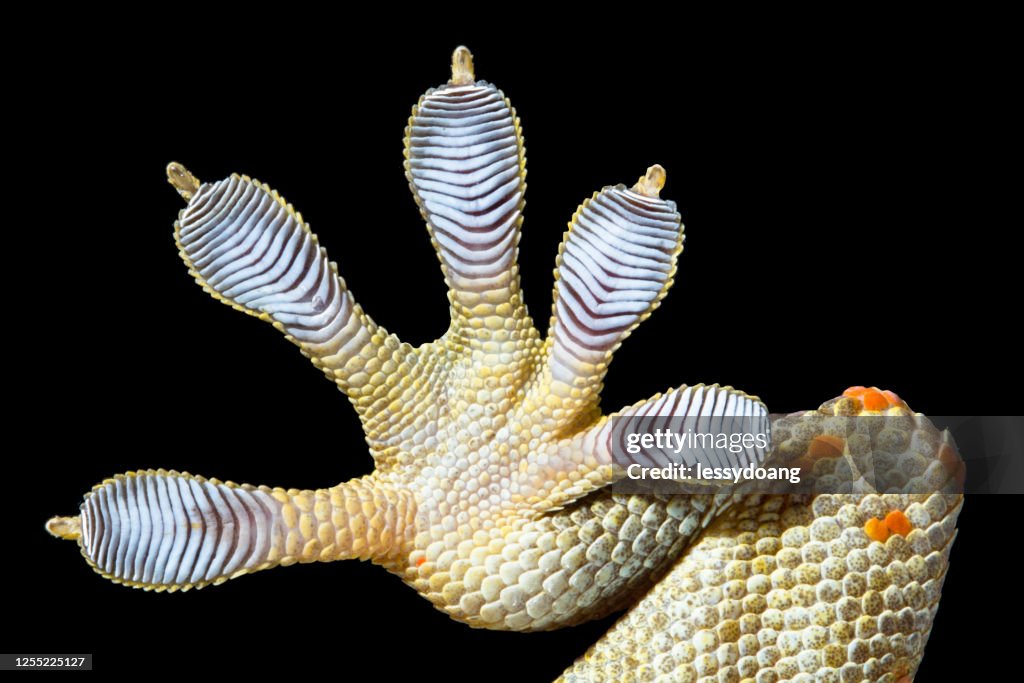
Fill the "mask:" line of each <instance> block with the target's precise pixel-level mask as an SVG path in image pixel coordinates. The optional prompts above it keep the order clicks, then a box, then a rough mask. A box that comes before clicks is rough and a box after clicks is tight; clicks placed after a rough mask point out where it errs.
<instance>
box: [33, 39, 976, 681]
mask: <svg viewBox="0 0 1024 683" xmlns="http://www.w3.org/2000/svg"><path fill="white" fill-rule="evenodd" d="M405 158H406V161H405V169H406V176H407V178H408V180H409V185H410V188H411V189H412V192H413V195H414V197H415V200H416V202H417V204H418V205H419V207H420V210H421V213H422V215H423V217H424V219H425V220H426V223H427V227H428V230H429V233H430V237H431V241H432V243H433V245H434V247H435V249H436V250H437V254H438V257H439V259H440V261H441V269H442V272H443V273H444V277H445V281H446V283H447V285H448V299H449V302H450V313H451V324H450V327H449V329H448V331H447V332H446V333H445V334H444V335H443V336H442V337H441V338H440V339H438V340H436V341H434V342H431V343H427V344H424V345H422V346H419V347H415V348H414V347H412V346H410V345H409V344H407V343H403V342H401V341H399V340H398V338H397V337H395V335H393V334H389V333H388V332H387V331H385V330H384V329H383V328H381V327H379V326H378V325H377V324H376V323H374V322H373V321H372V320H371V319H370V318H369V317H368V316H367V315H366V314H365V313H364V312H363V311H362V309H361V308H360V307H359V305H358V304H357V303H356V302H355V299H354V298H353V296H352V294H351V293H350V292H349V290H348V288H347V287H346V286H345V281H344V280H343V279H342V278H341V277H340V276H339V275H338V271H337V266H336V265H335V263H333V262H331V261H329V260H328V259H327V255H326V252H325V251H324V249H322V248H321V247H320V245H319V241H318V239H317V237H316V235H314V234H313V233H312V232H311V231H310V229H309V226H308V225H307V224H306V223H305V222H304V221H303V219H302V217H301V215H300V214H299V213H297V212H296V211H295V210H294V209H293V208H292V206H291V205H290V204H287V203H286V202H285V201H284V200H283V199H282V198H281V197H280V196H279V195H278V194H277V192H275V191H273V190H271V189H270V188H269V187H267V186H266V185H264V184H262V183H260V182H258V181H256V180H253V179H250V178H248V177H246V176H238V175H232V176H230V177H229V178H227V179H225V180H222V181H219V182H215V183H200V182H199V181H198V180H197V179H196V178H195V177H193V176H192V175H191V174H190V173H189V172H188V171H187V170H186V169H185V168H184V167H182V166H181V165H179V164H176V163H172V164H171V165H170V166H168V178H169V181H170V182H171V184H172V185H173V186H174V187H175V188H176V189H177V190H178V191H179V193H180V194H181V195H182V197H183V198H184V199H185V200H186V201H187V202H188V206H187V207H186V208H185V209H184V210H183V211H182V212H181V214H180V216H179V220H178V221H177V222H176V223H175V239H176V241H177V244H178V247H179V249H180V253H181V256H182V258H183V259H184V260H185V263H186V264H187V265H188V267H189V272H190V273H191V274H192V275H193V276H194V277H195V279H196V281H197V282H198V283H199V284H200V285H201V286H202V287H203V289H205V290H206V291H207V292H209V293H210V294H211V295H212V296H213V297H214V298H216V299H218V300H220V301H222V302H224V303H226V304H228V305H230V306H232V307H234V308H236V309H238V310H240V311H244V312H245V313H248V314H250V315H253V316H256V317H258V318H260V319H262V320H265V321H267V322H270V323H271V324H273V325H274V327H276V328H277V329H278V330H280V331H281V332H283V333H284V334H286V335H287V338H288V339H289V340H291V341H292V342H294V343H295V344H297V345H298V346H299V348H300V350H301V352H302V353H303V354H304V355H305V356H307V357H308V358H310V360H311V361H312V362H313V364H314V365H315V366H316V367H317V368H319V369H320V370H322V371H323V372H324V374H325V375H327V377H328V378H330V379H331V381H333V382H334V383H335V384H337V386H338V387H339V388H340V389H341V390H342V391H343V392H345V394H346V395H347V396H348V397H349V399H350V400H351V402H352V404H353V405H354V406H355V409H356V411H357V413H358V414H359V417H360V419H361V421H362V424H363V427H364V430H365V433H366V440H367V443H368V444H369V448H370V450H371V453H372V455H373V458H374V461H375V465H376V467H375V471H374V472H373V473H372V474H370V475H368V476H366V477H362V478H360V479H355V480H351V481H347V482H343V483H341V484H338V485H337V486H334V487H332V488H329V489H320V490H316V491H299V490H295V489H288V490H286V489H282V488H273V489H272V488H268V487H266V486H260V487H255V486H249V485H238V484H234V483H232V482H226V483H224V482H220V481H217V480H215V479H210V480H207V479H204V478H202V477H198V476H193V475H190V474H188V473H178V472H174V471H164V470H156V471H152V470H150V471H138V472H129V473H127V474H124V475H118V476H116V477H114V478H112V479H108V480H106V481H104V482H103V483H101V484H98V485H97V486H95V487H94V488H93V490H92V491H91V492H90V493H88V494H86V496H85V501H84V503H83V504H82V506H81V511H80V514H79V515H78V516H76V517H57V518H54V519H52V520H50V522H49V523H48V525H47V528H48V529H49V530H50V531H51V533H53V534H54V535H57V536H61V537H63V538H69V539H75V540H77V541H78V543H79V545H80V547H81V551H82V554H83V555H84V556H85V558H86V560H87V561H88V562H89V563H90V565H92V566H93V567H94V568H95V569H96V571H98V572H99V573H101V574H102V575H103V576H104V577H106V578H108V579H111V580H113V581H115V582H118V583H123V584H125V585H129V586H134V587H141V588H144V589H146V590H171V591H174V590H178V589H183V590H188V589H189V588H193V587H196V588H200V587H203V586H205V585H208V584H211V583H213V584H218V583H222V582H224V581H226V580H227V579H229V578H235V577H238V576H241V575H243V574H247V573H251V572H254V571H258V570H261V569H267V568H269V567H273V566H276V565H290V564H294V563H296V562H313V561H331V560H340V559H350V558H358V559H369V560H372V561H373V562H375V563H378V564H380V565H382V566H384V567H386V568H387V569H388V570H390V571H392V572H394V573H396V574H398V575H399V576H401V577H402V578H403V579H404V580H405V581H406V582H407V583H409V584H410V585H411V586H413V588H415V589H416V590H417V591H418V592H419V593H421V594H422V595H424V596H425V597H426V598H427V599H429V600H430V601H431V602H432V603H433V604H434V605H436V606H437V607H438V608H439V609H441V610H443V611H445V612H446V613H447V614H449V615H451V616H452V617H453V618H455V619H458V620H460V621H464V622H466V623H468V624H470V625H471V626H476V627H485V628H493V629H511V630H519V631H529V630H542V629H553V628H558V627H561V626H566V625H570V624H575V623H578V622H581V621H585V620H588V619H592V618H596V617H600V616H602V615H604V614H607V613H609V612H611V611H614V610H618V609H622V608H624V607H630V606H632V607H631V608H630V610H629V611H628V613H627V614H626V616H625V617H624V618H623V619H622V620H621V621H620V622H619V623H618V624H617V625H616V626H615V627H614V628H613V629H612V630H611V631H610V632H609V634H607V635H606V636H605V637H604V638H602V639H601V641H600V642H598V643H597V644H596V645H595V646H594V647H593V648H591V650H590V651H589V652H588V653H587V654H586V655H585V656H584V657H582V658H581V659H580V660H579V661H578V662H577V663H576V665H574V666H573V667H572V668H571V669H570V670H569V671H567V672H566V673H565V679H566V680H593V681H600V680H608V681H612V680H615V681H626V680H655V679H656V678H657V680H665V681H669V680H671V681H690V680H702V681H704V680H707V681H711V680H715V681H730V680H736V681H738V680H741V679H742V680H755V681H757V682H758V683H765V682H769V681H776V680H782V679H792V680H811V679H812V677H814V676H817V677H818V678H817V679H815V680H835V681H840V680H841V681H852V680H861V679H865V678H866V679H870V680H881V681H896V680H897V679H898V678H900V677H904V676H910V675H912V674H913V672H914V671H915V670H916V668H917V664H918V663H919V661H920V658H921V655H922V652H923V647H924V642H925V640H926V638H927V635H928V631H929V629H930V626H931V622H932V618H933V616H934V613H935V609H936V607H937V604H938V598H939V588H940V586H941V583H942V579H943V577H944V575H945V570H946V561H947V557H948V552H949V547H950V544H951V542H952V538H953V535H954V527H955V520H956V516H957V512H958V510H959V506H960V499H959V497H958V496H956V495H954V494H942V493H935V494H933V495H930V496H929V495H899V494H897V493H892V492H891V491H886V492H885V495H876V492H875V491H873V490H866V489H861V490H860V491H859V492H855V493H851V494H849V495H830V494H822V495H818V496H817V497H803V498H801V497H789V496H778V495H776V496H762V495H741V494H737V493H732V494H725V493H719V494H714V493H713V492H712V491H711V490H710V489H709V493H708V494H707V495H692V496H681V495H654V494H650V495H624V494H619V493H614V492H612V490H611V486H610V484H611V482H612V481H613V480H614V478H615V476H616V475H617V472H618V470H616V469H615V468H614V467H613V464H612V458H611V426H610V422H609V417H608V416H604V417H602V416H601V415H600V412H599V408H598V396H599V394H600V390H601V385H602V380H603V378H604V375H605V372H606V371H607V369H608V364H609V362H610V361H611V358H612V354H613V353H614V351H615V350H616V349H617V348H618V346H619V344H621V343H622V341H623V340H624V339H625V338H626V337H627V336H628V335H629V334H630V332H631V331H632V330H633V329H634V328H635V327H636V326H637V325H638V324H640V323H641V322H642V321H643V320H644V319H646V318H647V316H648V315H650V314H651V312H652V311H653V310H654V309H655V308H657V306H658V304H659V302H660V300H661V298H662V297H663V296H664V295H665V293H666V292H667V290H668V288H669V287H670V286H671V284H672V278H673V275H674V273H675V268H676V259H677V257H678V255H679V253H680V252H681V251H682V244H683V233H682V226H681V224H680V217H679V214H678V213H677V211H676V207H675V205H674V204H673V203H672V202H670V201H666V200H663V199H661V198H660V197H659V193H660V191H661V189H662V186H663V185H664V182H665V171H664V169H662V168H661V167H660V166H652V167H651V168H650V169H648V171H647V173H646V174H645V175H644V176H643V177H641V178H640V179H639V181H638V182H637V183H636V184H635V185H634V186H633V187H632V188H626V187H625V186H623V185H617V186H612V187H606V188H604V189H603V190H601V191H599V192H596V193H595V194H594V195H593V196H592V197H591V198H590V199H589V200H587V201H585V202H584V203H583V204H582V205H581V206H580V207H579V209H578V210H577V211H576V213H575V215H574V216H573V217H572V221H571V222H570V224H569V229H568V231H567V232H566V233H565V237H564V239H563V242H562V245H561V247H560V249H559V253H558V258H557V270H556V284H555V289H554V304H553V313H552V319H551V324H550V332H549V334H548V337H547V338H546V339H542V338H541V337H540V335H539V333H538V332H537V330H536V328H535V327H534V325H533V322H532V320H531V319H530V317H529V316H528V314H527V311H526V307H525V306H524V305H523V302H522V295H521V290H520V283H519V272H518V266H517V263H516V260H517V253H518V242H519V236H520V227H521V223H522V211H523V205H524V192H525V189H526V183H525V175H526V166H525V148H524V145H523V137H522V131H521V129H520V125H519V119H518V117H517V116H516V114H515V110H514V109H513V108H512V106H511V104H510V103H509V101H508V100H507V99H506V98H505V96H504V94H503V93H502V92H501V91H500V90H498V89H497V88H495V87H494V86H492V85H490V84H488V83H486V82H484V81H478V80H476V78H475V75H474V69H473V61H472V56H471V55H470V53H469V51H468V50H466V49H465V48H462V47H460V48H458V49H457V50H456V51H455V53H454V55H453V60H452V78H451V80H450V81H449V82H448V83H447V84H446V85H443V86H441V87H439V88H436V89H431V90H429V91H428V92H427V93H426V94H424V95H423V97H422V98H420V101H419V103H418V104H417V105H416V106H415V107H414V108H413V111H412V116H411V117H410V119H409V125H408V127H407V128H406V137H405ZM857 391H860V393H859V394H858V393H857ZM876 396H883V397H884V400H880V399H877V398H876ZM865 397H867V398H865ZM876 404H877V405H876ZM618 414H619V415H703V416H707V417H708V418H710V419H713V420H725V419H730V418H735V419H740V418H742V419H745V420H748V421H750V422H751V423H752V424H755V425H760V426H759V428H760V429H762V430H763V431H767V429H768V424H767V421H768V415H767V411H766V410H765V408H764V406H763V405H762V404H761V402H760V401H758V400H757V399H756V398H754V397H751V396H747V395H746V394H744V393H742V392H739V391H736V390H734V389H732V388H729V387H719V386H717V385H716V386H703V385H697V386H692V387H687V386H682V387H679V388H677V389H672V390H669V391H668V392H666V393H665V394H664V395H662V394H659V395H657V396H655V397H653V398H651V399H650V400H648V401H645V402H641V403H637V404H636V405H633V406H631V407H628V408H626V409H624V410H623V411H620V413H618ZM858 414H889V415H897V416H903V417H905V418H906V419H907V420H908V422H907V423H906V424H905V425H904V432H905V433H903V434H902V435H900V436H898V438H896V439H895V440H896V441H897V442H899V443H901V444H903V445H904V448H903V449H902V451H898V452H899V453H902V455H900V457H902V458H906V459H907V461H908V462H912V465H911V466H908V468H909V469H908V471H909V470H913V471H914V473H915V475H916V476H917V480H922V479H926V480H927V481H928V482H931V483H932V485H933V489H934V490H935V491H941V490H944V488H943V487H945V486H946V485H947V482H948V481H949V480H950V479H951V478H952V479H955V478H956V477H957V476H960V477H962V469H961V470H958V469H957V468H958V467H960V464H959V460H958V458H957V456H956V454H955V451H952V450H951V448H952V447H951V445H949V444H947V443H945V442H944V441H943V437H942V436H941V435H937V433H935V431H934V429H931V428H930V427H929V426H927V425H925V424H924V422H922V420H921V419H920V418H916V417H914V416H913V414H912V413H910V412H909V410H908V409H907V408H906V405H905V404H903V403H902V401H899V400H898V399H897V398H896V397H895V396H894V395H892V394H889V393H885V394H884V395H883V394H881V393H879V392H877V391H875V390H867V389H863V388H859V389H858V390H856V391H853V392H852V393H851V395H850V396H848V397H845V398H843V399H840V400H839V401H833V402H830V403H827V404H825V405H824V406H823V407H822V408H821V409H819V411H816V412H813V413H808V414H807V415H804V416H802V417H803V422H802V424H801V425H798V426H797V427H795V428H794V431H795V432H796V433H795V434H792V435H791V434H789V432H788V431H787V423H786V422H785V420H786V419H788V418H784V419H783V420H782V421H779V422H777V423H776V424H775V425H773V429H774V431H775V435H776V439H775V441H776V443H777V444H778V445H777V446H776V447H775V449H774V451H773V453H772V454H771V455H770V456H769V454H766V453H764V452H761V451H758V450H756V449H751V450H748V451H745V452H743V453H741V454H739V455H737V456H735V462H734V463H733V464H734V465H740V466H743V465H746V464H751V463H753V464H760V463H762V462H764V461H765V459H766V457H772V458H778V459H780V460H782V461H788V462H794V463H797V464H799V465H801V466H803V467H808V468H813V469H814V470H815V471H816V472H818V473H819V474H822V476H823V478H827V476H828V474H829V473H830V472H832V470H831V469H829V468H833V469H834V468H836V467H840V468H841V467H848V468H851V467H855V464H854V463H855V462H856V453H855V452H853V451H851V446H854V447H856V444H858V443H859V444H861V446H866V447H870V446H871V445H872V444H874V443H876V442H878V441H879V440H880V439H883V438H888V439H889V441H892V440H893V437H892V436H891V435H889V436H887V437H886V436H885V435H881V436H880V435H879V434H878V433H870V432H867V433H854V432H852V431H849V429H850V428H848V427H842V426H840V428H838V429H836V428H834V425H833V427H830V426H829V425H830V423H829V422H828V421H829V420H830V419H832V418H834V417H835V416H849V415H858ZM808 418H812V419H808ZM819 418H820V419H819ZM843 429H847V431H845V432H844V431H843ZM887 431H893V430H887ZM865 440H866V441H865ZM854 450H856V448H854ZM901 462H902V461H901ZM837 463H838V464H837ZM928 477H930V479H929V478H928ZM906 483H907V482H906V481H903V482H896V485H897V487H898V486H899V485H900V484H906ZM891 488H892V487H890V489H891ZM882 490H884V489H882ZM896 512H898V513H899V514H901V515H903V519H902V520H901V519H899V518H897V517H891V518H890V517H887V515H891V514H894V513H896ZM886 519H891V526H892V527H893V528H898V529H897V530H898V532H890V527H889V526H884V523H885V522H884V520H886ZM870 520H874V524H873V525H872V524H869V521H870ZM880 524H881V525H883V527H880V526H879V525H880ZM880 530H881V531H884V532H885V538H881V537H880V536H879V534H880V533H881V531H880ZM880 538H881V540H879V539H880Z"/></svg>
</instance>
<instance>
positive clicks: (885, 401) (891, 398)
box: [843, 386, 907, 410]
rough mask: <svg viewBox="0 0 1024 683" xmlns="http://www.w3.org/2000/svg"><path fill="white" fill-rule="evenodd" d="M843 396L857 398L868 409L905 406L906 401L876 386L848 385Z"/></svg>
mask: <svg viewBox="0 0 1024 683" xmlns="http://www.w3.org/2000/svg"><path fill="white" fill-rule="evenodd" d="M843 396H845V397H846V398H853V399H857V400H859V401H860V402H861V403H862V404H863V405H864V407H865V408H867V409H868V410H885V409H886V408H906V407H907V404H906V402H905V401H904V400H903V399H902V398H900V397H899V396H897V395H896V394H895V393H893V392H891V391H883V390H881V389H879V388H878V387H861V386H856V387H850V388H849V389H847V390H846V391H844V392H843Z"/></svg>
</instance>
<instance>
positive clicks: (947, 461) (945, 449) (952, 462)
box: [939, 443, 960, 472]
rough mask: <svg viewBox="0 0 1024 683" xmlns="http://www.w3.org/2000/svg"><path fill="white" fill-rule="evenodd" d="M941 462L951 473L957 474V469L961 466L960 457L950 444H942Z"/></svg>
mask: <svg viewBox="0 0 1024 683" xmlns="http://www.w3.org/2000/svg"><path fill="white" fill-rule="evenodd" d="M939 462H940V463H942V466H943V467H945V468H946V470H947V471H949V472H956V470H957V467H959V466H960V456H959V455H958V454H957V452H956V449H954V448H953V447H952V446H950V445H949V444H948V443H944V444H942V446H941V447H939Z"/></svg>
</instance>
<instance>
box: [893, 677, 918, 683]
mask: <svg viewBox="0 0 1024 683" xmlns="http://www.w3.org/2000/svg"><path fill="white" fill-rule="evenodd" d="M896 683H914V682H913V681H912V680H911V679H910V676H904V677H903V678H901V679H900V680H898V681H896Z"/></svg>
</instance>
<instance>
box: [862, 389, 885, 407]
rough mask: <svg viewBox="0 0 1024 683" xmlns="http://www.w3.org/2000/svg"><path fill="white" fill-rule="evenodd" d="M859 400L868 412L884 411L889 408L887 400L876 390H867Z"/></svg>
mask: <svg viewBox="0 0 1024 683" xmlns="http://www.w3.org/2000/svg"><path fill="white" fill-rule="evenodd" d="M860 400H861V402H862V403H863V404H864V407H865V408H867V409H868V410H885V409H886V408H888V407H889V399H887V398H886V397H885V396H883V395H882V392H880V391H879V390H878V389H868V390H867V391H865V392H864V395H863V396H861V399H860Z"/></svg>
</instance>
